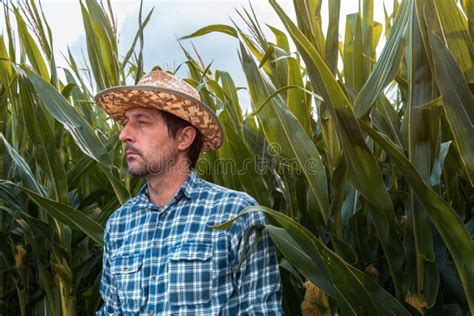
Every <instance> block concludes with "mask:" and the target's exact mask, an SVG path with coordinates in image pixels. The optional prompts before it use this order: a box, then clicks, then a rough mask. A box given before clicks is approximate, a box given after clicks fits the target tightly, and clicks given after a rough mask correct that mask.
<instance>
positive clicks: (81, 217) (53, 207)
mask: <svg viewBox="0 0 474 316" xmlns="http://www.w3.org/2000/svg"><path fill="white" fill-rule="evenodd" d="M0 186H1V187H3V188H5V189H6V190H8V188H10V190H11V189H12V188H15V187H18V188H20V189H21V190H22V191H23V192H24V193H25V194H27V195H28V197H29V198H30V199H31V200H32V201H33V202H35V203H36V204H37V205H38V206H40V207H42V208H43V209H44V210H45V211H46V212H47V213H48V214H49V215H51V216H52V217H53V218H55V219H57V220H59V221H60V222H62V223H63V224H66V225H69V226H71V227H72V228H74V229H77V230H79V231H82V232H83V233H85V234H86V235H87V236H89V237H90V238H91V239H92V240H94V241H95V242H96V243H97V244H99V245H101V246H102V244H103V240H102V234H103V231H104V228H103V227H102V226H101V225H99V224H98V223H97V222H95V221H94V220H92V219H91V218H89V217H88V216H87V215H85V214H84V213H82V212H80V211H78V210H77V209H75V208H72V207H70V206H69V205H66V204H62V203H59V202H56V201H53V200H50V199H48V198H45V197H43V196H41V195H39V194H38V193H35V192H33V191H31V190H29V189H27V188H25V187H23V186H20V185H17V184H14V183H13V182H10V181H5V180H0Z"/></svg>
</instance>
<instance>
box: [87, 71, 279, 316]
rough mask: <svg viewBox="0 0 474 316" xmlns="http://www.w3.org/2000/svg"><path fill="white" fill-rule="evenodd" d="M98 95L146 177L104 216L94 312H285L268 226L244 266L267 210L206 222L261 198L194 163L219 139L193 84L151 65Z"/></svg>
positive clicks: (133, 165) (131, 161)
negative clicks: (211, 178) (212, 179)
mask: <svg viewBox="0 0 474 316" xmlns="http://www.w3.org/2000/svg"><path fill="white" fill-rule="evenodd" d="M96 102H97V104H98V105H99V106H100V107H102V108H103V109H104V110H105V111H106V112H107V113H108V114H109V115H111V116H112V117H113V118H114V119H115V120H118V121H120V122H121V123H122V124H123V130H122V132H121V134H120V140H121V141H122V142H123V143H124V144H125V154H126V160H127V164H128V171H129V173H130V174H131V175H132V176H137V177H142V178H143V179H144V180H145V181H146V185H145V186H144V187H143V188H142V189H141V191H140V192H139V193H138V195H137V196H135V197H133V198H131V199H129V200H128V201H127V202H126V203H125V204H124V205H123V206H122V207H120V208H119V209H118V210H117V211H115V212H114V213H113V214H112V215H111V217H110V218H109V220H108V222H107V225H106V229H105V233H104V255H103V272H102V280H101V287H100V290H101V294H102V297H103V300H104V304H103V306H102V308H101V309H100V310H99V311H98V314H99V315H109V314H126V315H134V314H151V315H279V314H282V308H281V285H280V276H279V270H278V261H277V257H276V255H275V251H274V248H273V246H272V243H271V240H270V238H269V237H268V235H267V234H265V233H264V234H263V237H262V238H261V239H259V240H258V243H257V245H256V247H255V249H254V250H252V252H251V254H250V256H249V257H247V258H246V259H245V260H244V261H243V263H242V264H241V265H240V266H238V265H239V260H240V259H241V255H242V253H245V252H246V251H247V250H248V245H247V248H246V249H244V247H245V239H246V235H247V232H249V229H250V227H252V226H254V225H258V224H264V223H265V218H264V216H263V215H262V214H261V213H259V212H251V213H248V214H245V215H243V216H241V217H240V218H239V219H238V220H236V221H235V222H234V223H233V225H232V226H231V228H230V229H228V230H218V229H212V228H210V226H213V225H217V224H221V223H224V222H226V221H228V220H229V219H231V218H233V217H235V216H236V215H237V214H238V213H239V212H240V211H241V210H243V209H244V208H245V207H247V206H251V205H256V202H255V200H254V199H253V198H251V197H250V196H249V195H247V194H245V193H243V192H237V191H233V190H230V189H227V188H223V187H221V186H218V185H215V184H212V183H209V182H206V181H204V180H202V179H201V178H199V176H198V175H197V174H196V172H195V170H194V169H193V167H194V166H195V163H196V160H197V159H198V156H199V153H200V151H201V150H203V151H209V150H214V149H216V148H218V147H219V146H220V145H221V143H222V141H223V132H222V127H221V125H220V123H219V121H218V119H217V117H216V115H215V114H214V112H213V111H212V110H211V109H210V108H209V107H208V106H207V105H205V104H204V103H202V102H200V100H199V94H198V93H197V91H196V90H195V89H194V88H193V87H192V86H190V85H189V84H187V83H186V82H184V81H181V80H179V79H178V78H176V77H174V76H172V75H170V74H168V73H166V72H164V71H153V72H151V73H150V74H148V75H146V76H144V77H143V78H142V79H141V80H140V82H139V83H138V85H137V86H121V87H114V88H111V89H107V90H105V91H103V92H101V93H99V94H98V95H97V96H96ZM255 238H256V237H255V234H252V235H251V238H250V240H249V244H252V242H253V241H254V240H255Z"/></svg>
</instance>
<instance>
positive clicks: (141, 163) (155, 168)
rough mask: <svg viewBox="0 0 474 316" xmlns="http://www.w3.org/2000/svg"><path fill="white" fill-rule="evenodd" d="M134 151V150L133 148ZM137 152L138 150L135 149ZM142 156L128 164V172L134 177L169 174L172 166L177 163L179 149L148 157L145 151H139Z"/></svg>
mask: <svg viewBox="0 0 474 316" xmlns="http://www.w3.org/2000/svg"><path fill="white" fill-rule="evenodd" d="M132 151H134V150H133V149H132ZM135 152H137V151H135ZM137 155H138V156H139V157H140V158H135V159H138V161H136V162H134V163H132V164H129V165H128V173H129V174H130V175H131V176H134V177H141V178H147V177H150V176H156V175H164V174H168V173H169V171H170V170H171V169H172V167H173V166H174V165H175V164H176V163H177V150H176V151H172V152H168V153H166V154H163V153H161V154H160V155H159V156H158V157H156V156H155V157H152V158H151V159H147V158H146V157H145V156H144V155H143V153H141V152H140V153H137Z"/></svg>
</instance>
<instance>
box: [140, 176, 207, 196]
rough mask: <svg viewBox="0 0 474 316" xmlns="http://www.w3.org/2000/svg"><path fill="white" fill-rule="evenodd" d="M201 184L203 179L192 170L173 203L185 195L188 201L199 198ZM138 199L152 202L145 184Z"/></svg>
mask: <svg viewBox="0 0 474 316" xmlns="http://www.w3.org/2000/svg"><path fill="white" fill-rule="evenodd" d="M200 182H201V178H199V176H198V174H197V172H196V170H195V169H191V172H190V173H189V175H188V177H187V178H186V180H185V181H184V182H183V184H181V186H180V187H179V189H178V190H177V191H176V193H175V195H174V196H173V198H172V199H171V201H173V200H174V201H177V200H178V199H179V198H180V197H181V195H183V194H184V195H185V196H186V197H187V198H188V199H191V200H194V199H195V198H196V197H197V194H198V191H199V188H198V187H199V185H200ZM137 197H138V199H140V200H142V201H146V202H148V203H149V202H150V199H149V195H148V185H147V184H145V185H144V186H143V187H142V188H141V189H140V191H139V192H138V194H137Z"/></svg>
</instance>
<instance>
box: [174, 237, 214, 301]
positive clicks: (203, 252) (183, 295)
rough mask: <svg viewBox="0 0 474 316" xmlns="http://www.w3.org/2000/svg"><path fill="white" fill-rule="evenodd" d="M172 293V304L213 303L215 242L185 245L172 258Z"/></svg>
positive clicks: (177, 249) (176, 250)
mask: <svg viewBox="0 0 474 316" xmlns="http://www.w3.org/2000/svg"><path fill="white" fill-rule="evenodd" d="M168 281H169V287H168V293H169V301H170V304H171V305H172V306H184V305H187V306H191V305H199V304H206V303H209V302H210V300H211V289H212V245H211V244H203V243H194V244H183V245H180V246H179V247H178V248H176V249H175V250H174V251H173V252H172V253H171V254H170V256H169V261H168Z"/></svg>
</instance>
